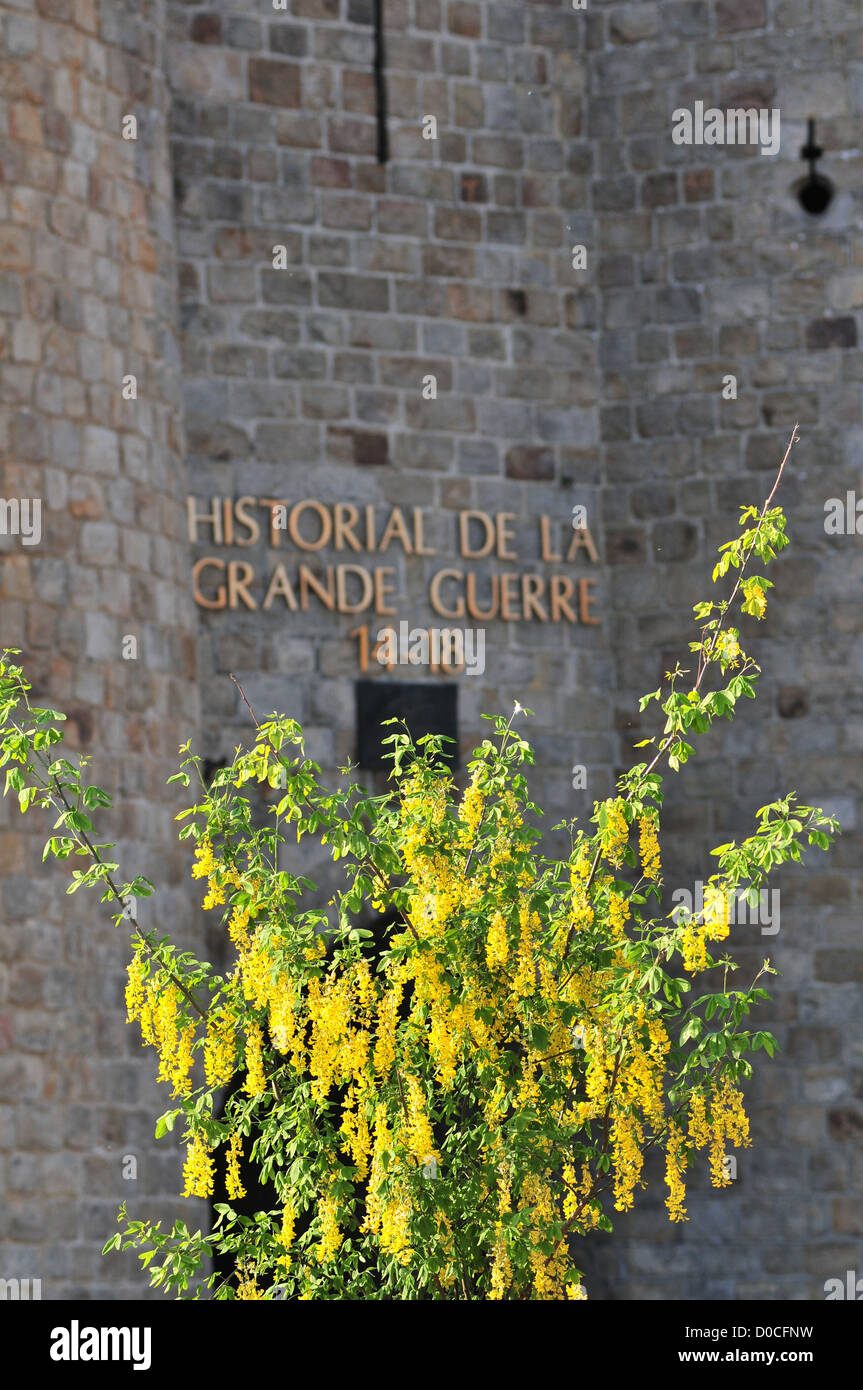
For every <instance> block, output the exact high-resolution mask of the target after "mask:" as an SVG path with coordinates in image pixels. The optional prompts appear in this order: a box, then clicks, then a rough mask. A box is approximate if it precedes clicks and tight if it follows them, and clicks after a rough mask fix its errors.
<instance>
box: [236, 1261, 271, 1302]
mask: <svg viewBox="0 0 863 1390" xmlns="http://www.w3.org/2000/svg"><path fill="white" fill-rule="evenodd" d="M235 1297H236V1298H238V1299H240V1300H242V1301H245V1302H249V1301H251V1300H254V1299H263V1297H264V1295H263V1293H262V1292H261V1290H260V1289H259V1288H258V1274H257V1270H256V1269H255V1268H254V1266H253V1265H247V1264H246V1263H245V1262H243V1261H241V1262H240V1264H238V1265H237V1292H236V1295H235Z"/></svg>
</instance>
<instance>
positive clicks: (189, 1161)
mask: <svg viewBox="0 0 863 1390" xmlns="http://www.w3.org/2000/svg"><path fill="white" fill-rule="evenodd" d="M213 1176H214V1164H213V1160H212V1158H211V1157H210V1146H209V1144H207V1143H206V1141H205V1140H204V1138H203V1136H202V1135H201V1134H194V1135H193V1136H192V1138H191V1140H190V1141H189V1143H188V1145H187V1147H186V1162H185V1164H184V1166H183V1196H184V1197H211V1196H212V1195H213Z"/></svg>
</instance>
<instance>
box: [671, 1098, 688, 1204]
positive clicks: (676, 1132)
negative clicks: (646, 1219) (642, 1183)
mask: <svg viewBox="0 0 863 1390" xmlns="http://www.w3.org/2000/svg"><path fill="white" fill-rule="evenodd" d="M686 1162H687V1157H686V1139H685V1137H684V1134H683V1131H682V1129H681V1128H680V1126H679V1125H676V1124H675V1123H674V1121H673V1120H672V1121H671V1122H670V1124H669V1126H668V1139H667V1142H666V1149H665V1181H666V1184H667V1186H668V1196H667V1198H666V1199H665V1205H666V1207H667V1208H668V1219H669V1221H688V1220H689V1218H688V1216H687V1215H686V1207H685V1205H684V1202H685V1200H686V1184H685V1182H684V1180H683V1173H684V1169H685V1168H686Z"/></svg>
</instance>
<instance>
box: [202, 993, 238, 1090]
mask: <svg viewBox="0 0 863 1390" xmlns="http://www.w3.org/2000/svg"><path fill="white" fill-rule="evenodd" d="M236 1050H237V1048H236V1023H235V1020H234V1018H233V1017H232V1016H231V1014H230V1013H229V1012H228V1010H227V1009H226V1008H224V1007H222V1008H217V1009H211V1011H210V1012H209V1014H208V1015H207V1031H206V1034H205V1037H204V1076H205V1077H206V1080H207V1085H208V1086H213V1087H217V1086H227V1084H228V1082H229V1081H230V1080H231V1077H232V1076H233V1075H234V1072H235V1071H236V1069H237V1068H236Z"/></svg>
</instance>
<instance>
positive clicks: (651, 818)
mask: <svg viewBox="0 0 863 1390" xmlns="http://www.w3.org/2000/svg"><path fill="white" fill-rule="evenodd" d="M658 819H659V818H658V816H657V815H656V814H655V813H653V814H645V815H643V816H640V817H639V821H638V853H639V856H640V858H641V872H642V873H643V875H644V877H645V878H649V879H654V880H658V879H659V875H660V872H661V863H660V855H659V837H658V835H657V826H658Z"/></svg>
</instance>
